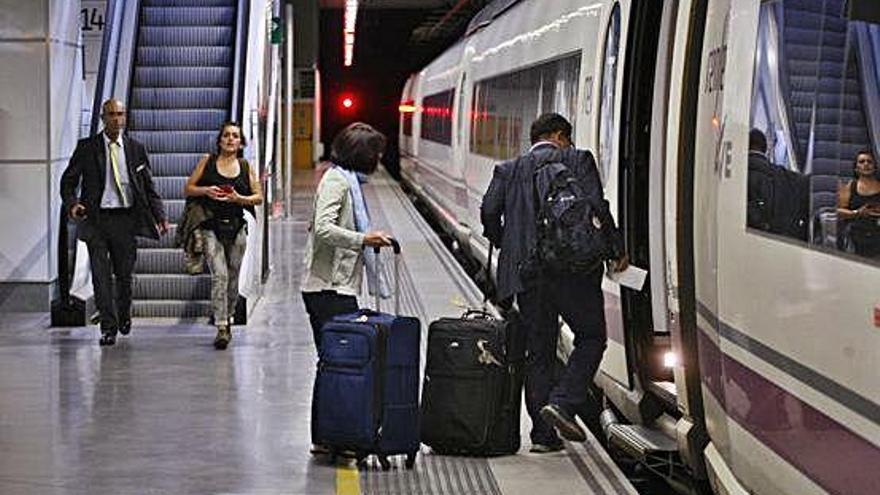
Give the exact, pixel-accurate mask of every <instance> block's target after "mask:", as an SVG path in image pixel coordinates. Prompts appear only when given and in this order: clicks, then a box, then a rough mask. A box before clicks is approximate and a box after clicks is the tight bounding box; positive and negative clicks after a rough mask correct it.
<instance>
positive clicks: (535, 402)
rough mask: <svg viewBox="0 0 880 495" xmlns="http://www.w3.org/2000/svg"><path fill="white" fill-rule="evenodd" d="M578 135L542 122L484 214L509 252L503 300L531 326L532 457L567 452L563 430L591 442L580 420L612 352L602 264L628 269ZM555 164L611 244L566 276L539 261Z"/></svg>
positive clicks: (554, 120)
mask: <svg viewBox="0 0 880 495" xmlns="http://www.w3.org/2000/svg"><path fill="white" fill-rule="evenodd" d="M571 133H572V126H571V124H570V123H569V122H568V121H567V120H566V119H565V118H564V117H562V116H561V115H559V114H555V113H548V114H544V115H541V116H540V117H538V119H537V120H535V122H534V123H532V126H531V132H530V138H531V143H532V147H531V148H530V149H529V150H528V152H526V153H525V154H524V155H522V156H520V157H518V158H516V159H513V160H510V161H507V162H504V163H501V164H500V165H498V166H497V167H496V168H495V172H494V175H493V177H492V181H491V183H490V184H489V188H488V190H487V191H486V194H485V196H484V197H483V204H482V207H481V210H480V213H481V220H482V223H483V227H484V235H485V236H486V238H488V239H489V241H490V242H491V243H492V244H493V245H495V246H497V247H499V248H500V251H501V252H500V256H499V260H498V294H497V296H498V299H499V300H511V299H512V298H515V299H516V303H517V305H518V307H519V311H520V313H521V314H522V316H523V321H524V324H525V326H526V329H525V334H526V348H527V352H528V357H527V361H526V362H527V365H526V377H525V386H526V408H527V410H528V413H529V416H530V417H531V419H532V431H531V440H532V444H533V447H532V451H533V452H539V453H543V452H553V451H558V450H561V449H562V448H563V444H562V440H561V439H560V438H559V436H558V435H557V431H558V433H559V435H561V436H562V437H563V438H565V439H567V440H571V441H581V442H582V441H584V440H586V434H585V433H584V431H583V429H582V428H581V427H580V426H579V425H578V424H577V422H576V421H575V419H574V415H575V411H577V410H578V409H579V407H580V406H582V405H583V404H585V403H586V402H587V401H588V399H589V397H588V394H589V392H588V384H589V383H590V382H591V381H592V379H593V376H594V375H595V374H596V371H597V369H598V367H599V363H600V361H601V360H602V353H603V352H604V350H605V347H606V329H605V309H604V299H603V294H602V288H601V282H602V274H603V265H602V263H601V262H602V261H604V260H605V259H607V260H608V261H609V267H610V269H611V270H613V271H615V272H619V271H622V270H624V269H626V267H627V266H628V260H627V257H626V255H625V254H624V247H623V241H622V238H621V236H620V233H619V231H618V230H617V228H616V226H615V224H614V219H613V218H612V217H611V213H610V211H609V209H608V202H607V201H605V199H604V194H603V191H602V183H601V181H600V179H599V172H598V170H597V168H596V162H595V160H594V159H593V155H592V154H591V153H590V152H589V151H586V150H578V149H575V148H574V147H573V146H572V142H571ZM548 165H554V166H556V167H559V168H560V169H562V170H564V169H568V171H569V172H570V173H571V175H572V176H573V178H574V179H575V180H576V181H577V183H578V185H579V189H578V190H579V191H580V192H582V193H583V194H584V195H585V196H586V198H585V199H586V200H587V202H588V203H589V204H590V205H591V206H592V207H593V208H592V212H593V214H594V215H595V216H592V214H591V216H592V218H591V219H590V221H591V222H592V223H593V224H594V225H595V226H596V228H597V231H601V235H602V236H604V238H605V242H606V243H607V246H606V247H605V248H604V251H605V252H604V253H602V254H603V256H601V258H604V259H599V261H600V262H599V263H598V264H597V265H593V266H592V267H590V268H587V269H580V270H579V269H575V268H572V267H571V266H568V268H563V269H561V270H560V268H559V267H558V266H557V267H551V266H550V265H549V264H547V263H540V262H537V263H536V260H534V259H533V258H534V257H535V253H536V250H537V248H538V244H539V238H542V236H543V234H542V233H541V232H539V228H538V220H539V215H541V214H542V212H543V207H544V205H542V204H541V203H542V202H544V201H545V196H544V195H543V194H542V195H539V194H538V191H537V189H536V187H537V186H538V184H537V183H538V182H539V181H538V180H536V179H537V178H539V173H540V171H541V170H544V169H547V168H549V167H548ZM566 173H568V172H566ZM581 216H584V215H581ZM542 220H543V218H542ZM587 227H588V228H589V225H588V226H587ZM544 237H546V236H544ZM542 240H543V239H542ZM551 249H552V246H551ZM544 258H547V256H544ZM535 265H537V266H535ZM559 316H562V319H563V320H564V321H565V322H566V323H567V324H568V325H569V327H570V328H571V330H572V332H573V333H574V336H575V337H574V350H573V351H572V353H571V356H570V357H569V360H568V363H567V365H566V367H565V371H564V373H563V375H562V376H561V378H560V380H559V381H558V382H554V379H553V365H554V361H555V358H556V341H557V338H558V334H559V325H558V319H559ZM554 429H555V430H556V431H554Z"/></svg>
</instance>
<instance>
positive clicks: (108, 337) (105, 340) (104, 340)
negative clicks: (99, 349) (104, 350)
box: [98, 330, 116, 346]
mask: <svg viewBox="0 0 880 495" xmlns="http://www.w3.org/2000/svg"><path fill="white" fill-rule="evenodd" d="M115 343H116V330H107V331H104V332H102V333H101V339H100V340H98V344H100V345H102V346H104V345H113V344H115Z"/></svg>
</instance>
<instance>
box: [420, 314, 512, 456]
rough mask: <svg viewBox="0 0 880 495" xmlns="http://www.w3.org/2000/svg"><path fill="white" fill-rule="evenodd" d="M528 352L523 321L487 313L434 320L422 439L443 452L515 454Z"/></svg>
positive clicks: (428, 361)
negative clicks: (510, 319)
mask: <svg viewBox="0 0 880 495" xmlns="http://www.w3.org/2000/svg"><path fill="white" fill-rule="evenodd" d="M524 355H525V352H524V339H523V338H522V336H521V335H520V325H517V324H515V323H513V322H507V321H502V320H499V319H496V318H494V317H492V315H490V314H489V313H488V312H486V311H483V310H476V311H468V312H467V313H465V314H464V316H462V317H461V318H441V319H439V320H437V321H434V322H433V323H431V325H430V326H429V327H428V358H427V363H426V366H425V379H424V384H423V387H422V425H421V437H422V443H424V444H426V445H428V446H429V447H431V448H432V449H433V450H434V452H436V453H439V454H453V455H476V456H495V455H505V454H514V453H516V452H517V451H518V450H519V447H520V428H519V427H520V421H519V418H520V409H521V403H522V384H523V364H524Z"/></svg>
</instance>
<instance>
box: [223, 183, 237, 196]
mask: <svg viewBox="0 0 880 495" xmlns="http://www.w3.org/2000/svg"><path fill="white" fill-rule="evenodd" d="M220 190H221V191H223V194H232V191H233V190H234V187H233V186H232V184H223V185H222V186H220Z"/></svg>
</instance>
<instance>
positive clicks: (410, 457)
mask: <svg viewBox="0 0 880 495" xmlns="http://www.w3.org/2000/svg"><path fill="white" fill-rule="evenodd" d="M416 454H417V453H416V452H410V453H409V454H406V464H405V465H406V468H407V469H412V468H413V467H415V465H416Z"/></svg>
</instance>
